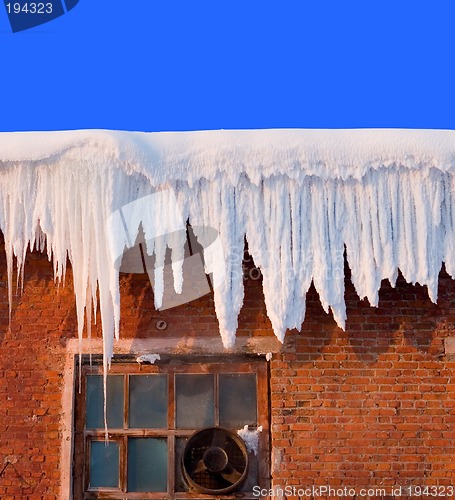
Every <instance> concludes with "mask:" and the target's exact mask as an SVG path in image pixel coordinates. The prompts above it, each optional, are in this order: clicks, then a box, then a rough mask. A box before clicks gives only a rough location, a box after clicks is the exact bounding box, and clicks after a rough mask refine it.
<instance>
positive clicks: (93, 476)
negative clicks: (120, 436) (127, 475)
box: [90, 441, 120, 488]
mask: <svg viewBox="0 0 455 500" xmlns="http://www.w3.org/2000/svg"><path fill="white" fill-rule="evenodd" d="M119 456H120V452H119V443H116V442H115V441H110V442H109V443H108V444H107V445H106V443H105V442H104V441H92V442H91V443H90V488H102V487H104V488H118V487H119Z"/></svg>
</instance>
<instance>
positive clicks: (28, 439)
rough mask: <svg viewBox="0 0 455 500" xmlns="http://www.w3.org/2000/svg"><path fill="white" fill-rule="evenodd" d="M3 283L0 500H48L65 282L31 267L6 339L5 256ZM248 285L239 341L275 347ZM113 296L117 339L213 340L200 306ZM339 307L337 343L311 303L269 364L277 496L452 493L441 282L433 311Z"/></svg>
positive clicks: (128, 286) (446, 283) (354, 304)
mask: <svg viewBox="0 0 455 500" xmlns="http://www.w3.org/2000/svg"><path fill="white" fill-rule="evenodd" d="M0 274H1V275H0V472H1V474H0V498H1V499H2V500H7V499H13V498H14V499H16V498H17V499H19V498H30V499H49V500H50V499H56V498H58V497H59V491H60V490H59V488H60V476H61V463H60V452H61V448H60V447H61V437H62V436H61V429H60V424H61V418H62V414H63V412H65V411H67V409H65V408H62V403H61V398H62V388H63V371H64V354H65V348H66V343H67V341H68V339H70V338H74V337H75V332H76V314H75V302H74V295H73V290H72V285H71V282H72V280H71V270H69V271H68V274H67V279H66V285H65V287H62V286H61V287H60V288H58V287H57V286H56V285H55V284H54V282H53V279H52V267H51V264H50V263H49V262H48V261H47V259H46V257H44V256H42V255H39V254H32V255H29V257H28V260H27V262H26V268H25V284H24V291H23V293H22V295H21V294H18V295H17V294H15V297H14V304H13V311H12V322H11V327H10V328H9V327H8V304H7V289H6V264H5V258H4V254H3V251H0ZM245 284H246V295H245V305H244V308H243V310H242V313H241V317H240V328H239V335H242V336H248V335H258V336H262V335H271V329H270V323H269V321H268V319H267V317H266V315H265V306H264V302H263V298H262V292H261V288H260V281H258V280H253V279H248V280H246V282H245ZM121 292H122V324H121V330H122V336H123V337H128V336H129V337H153V336H162V335H163V334H162V332H160V331H158V330H156V328H155V323H156V321H157V320H158V319H164V320H166V321H167V322H168V325H169V326H168V328H167V330H166V335H168V336H175V337H178V338H179V337H181V336H182V335H186V336H189V337H193V336H201V335H205V336H212V335H217V322H216V318H215V312H214V307H213V301H212V299H211V297H210V296H206V297H202V298H200V299H198V300H196V301H194V302H192V303H190V304H187V305H184V306H181V307H179V308H176V309H172V310H168V311H164V312H159V313H158V312H156V311H154V309H153V294H152V290H151V287H150V285H149V284H148V281H147V279H146V278H145V277H143V276H139V275H131V276H124V277H122V280H121ZM346 297H347V302H348V323H347V329H346V332H343V331H341V330H340V329H339V328H337V327H336V325H335V323H334V321H333V319H332V318H331V316H329V315H326V314H325V313H324V312H323V310H322V308H321V306H320V304H319V301H318V298H317V294H316V292H315V291H314V290H311V291H310V293H309V294H308V311H307V320H306V322H305V325H304V328H303V330H302V332H301V333H297V332H289V333H288V336H287V342H286V348H285V350H284V352H283V353H282V354H280V355H275V356H274V358H273V360H272V362H271V407H272V422H271V423H272V427H271V428H272V447H273V449H274V453H273V458H274V463H273V469H274V470H273V476H274V480H275V482H276V484H280V485H283V486H286V485H296V486H299V487H303V486H307V485H312V484H329V485H331V486H334V487H335V486H338V485H342V486H350V487H360V486H362V485H368V486H374V485H380V486H384V485H386V486H392V485H409V484H411V483H412V484H415V485H423V484H428V485H430V484H440V485H446V484H450V483H451V482H453V483H455V481H454V476H455V466H454V463H455V451H454V446H453V442H454V439H455V382H454V368H455V362H454V361H451V360H450V359H448V358H447V357H446V356H444V344H443V340H444V337H446V336H449V335H452V334H453V332H452V330H453V326H454V325H455V308H454V307H453V306H452V304H453V303H454V299H455V283H453V282H452V281H451V280H450V279H449V278H448V277H447V275H445V274H442V276H441V281H440V299H439V303H438V305H433V304H431V302H430V301H429V299H428V298H427V295H426V292H425V290H424V289H423V288H422V287H419V286H410V285H407V284H405V283H404V282H403V281H402V280H399V283H398V286H397V288H396V289H392V288H390V286H388V285H387V284H384V286H383V288H382V290H381V294H380V307H379V308H378V309H372V308H370V307H369V306H368V304H367V303H366V302H364V301H359V300H358V298H357V297H356V295H355V292H354V290H353V288H352V286H351V285H349V283H348V282H347V292H346ZM93 334H94V335H95V336H96V335H99V334H100V330H99V321H98V326H97V327H95V326H94V332H93ZM5 467H6V468H5Z"/></svg>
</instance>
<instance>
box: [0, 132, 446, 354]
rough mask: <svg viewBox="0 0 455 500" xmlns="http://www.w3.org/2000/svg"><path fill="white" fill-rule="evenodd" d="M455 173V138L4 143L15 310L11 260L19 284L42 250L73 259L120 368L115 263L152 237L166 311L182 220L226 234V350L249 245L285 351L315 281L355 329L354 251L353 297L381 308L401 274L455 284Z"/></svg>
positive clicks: (119, 135) (316, 136)
mask: <svg viewBox="0 0 455 500" xmlns="http://www.w3.org/2000/svg"><path fill="white" fill-rule="evenodd" d="M454 170H455V132H454V131H445V130H388V129H378V130H243V131H232V130H229V131H224V130H221V131H208V132H165V133H132V132H118V131H101V130H93V131H91V130H82V131H67V132H36V133H2V134H0V229H1V230H2V232H3V234H4V237H5V245H6V254H7V263H8V277H9V294H10V301H11V289H12V288H11V278H12V267H13V260H14V257H15V258H16V259H17V266H18V269H19V275H20V274H21V272H22V270H23V264H24V259H25V257H26V252H27V249H28V247H29V248H33V246H34V245H35V246H36V247H37V248H40V249H41V250H43V251H44V250H45V249H46V250H47V253H48V255H49V258H50V259H52V261H53V265H54V272H55V276H56V279H57V280H60V279H62V278H63V276H64V274H65V270H66V261H67V257H68V258H69V260H70V262H71V264H72V267H73V271H74V273H73V274H74V288H75V295H76V306H77V316H78V329H79V335H80V336H82V331H83V327H84V315H85V314H86V313H88V314H89V315H90V314H91V312H90V311H91V310H92V308H91V305H92V304H93V305H94V306H95V308H96V307H97V306H99V307H100V312H101V318H102V323H103V335H104V339H105V354H106V359H109V358H110V356H111V355H112V352H113V338H114V336H117V337H118V335H119V320H120V316H119V315H120V307H119V305H120V295H119V285H118V273H119V270H118V265H117V264H116V258H117V257H118V254H119V253H121V252H122V251H123V250H124V248H125V247H127V248H128V247H129V246H131V244H132V243H131V241H133V242H134V240H135V236H136V234H137V231H138V229H139V226H140V225H141V224H142V227H143V229H144V233H145V236H146V238H148V240H147V241H148V242H147V251H148V253H153V252H154V253H155V266H156V270H155V279H156V284H157V286H156V288H155V304H156V305H158V306H159V305H160V300H161V298H160V293H161V292H162V288H163V287H162V280H163V272H162V267H163V265H164V258H165V248H166V245H167V246H168V247H169V248H171V249H172V252H173V253H172V255H173V256H174V255H175V257H176V258H175V259H173V264H172V268H173V272H174V280H175V288H176V291H177V292H178V291H180V290H181V287H182V277H181V269H182V248H181V247H182V246H183V245H184V243H185V238H183V239H182V238H181V237H175V234H174V236H173V237H171V236H169V235H168V233H172V232H173V233H175V232H176V231H170V228H171V229H175V230H177V229H179V228H181V227H182V225H183V224H184V222H185V221H186V220H189V221H190V223H191V224H192V226H194V227H195V228H199V229H196V230H195V233H196V237H198V238H200V239H201V240H203V238H204V234H205V229H204V228H212V229H215V230H216V231H217V233H218V235H219V237H218V238H217V240H216V241H217V245H209V246H208V247H207V248H205V255H204V257H205V266H206V271H207V272H212V273H213V279H214V283H215V286H214V298H215V307H216V313H217V316H218V320H219V324H220V333H221V336H222V339H223V342H224V344H225V346H227V347H229V346H232V345H233V343H234V341H235V332H236V329H237V316H238V313H239V311H240V308H241V306H242V303H243V281H242V269H241V265H242V255H243V245H244V238H245V236H246V239H247V241H248V246H249V251H250V254H251V255H252V257H253V259H254V262H255V264H256V265H257V266H258V267H260V268H261V270H262V273H263V276H264V278H263V290H264V296H265V302H266V306H267V313H268V316H269V318H270V320H271V322H272V325H273V329H274V331H275V334H276V335H277V337H278V338H279V339H280V340H283V338H284V334H285V332H286V330H287V329H290V328H300V327H301V325H302V322H303V320H304V317H305V295H306V292H307V290H308V288H309V287H310V285H311V283H312V282H313V283H314V285H315V287H316V289H317V291H318V293H319V296H320V299H321V303H322V305H323V307H324V309H325V310H326V311H329V310H331V311H332V313H333V315H334V318H335V320H336V322H337V323H338V325H340V326H341V327H344V324H345V319H346V312H345V304H344V268H343V264H344V251H345V249H346V255H347V259H348V263H349V266H350V269H351V274H352V281H353V283H354V286H355V288H356V290H357V293H358V294H359V296H360V297H361V298H364V297H367V298H368V300H369V301H370V303H371V304H372V305H377V304H378V291H379V288H380V285H381V280H382V279H388V280H389V281H390V282H391V283H392V285H393V284H394V283H395V280H396V277H397V273H398V269H400V270H401V272H402V273H403V276H404V277H405V279H406V280H407V281H408V282H411V283H417V282H418V283H420V284H422V285H427V287H428V293H429V296H430V298H431V299H432V300H433V301H435V300H436V298H437V280H438V273H439V271H440V269H441V265H442V263H443V262H445V265H446V269H447V271H448V272H449V274H451V275H452V277H453V276H455V245H454V241H455V240H454V236H455V199H454V197H455V180H454V175H453V174H454ZM152 198H153V200H152ZM139 200H142V201H141V202H140V204H139V205H138V204H137V202H138V201H139ZM144 200H146V202H144ZM125 214H126V215H125ZM125 217H127V223H128V225H129V227H128V230H129V231H130V232H131V234H130V235H129V236H128V235H125V231H124V227H123V228H122V224H123V225H124V224H125ZM177 232H178V231H177ZM157 235H158V236H160V238H161V239H160V238H158V239H156V238H154V237H155V236H157ZM152 240H153V241H152ZM158 240H159V241H158ZM150 241H152V243H150V244H149V242H150ZM160 283H161V287H160ZM97 289H98V290H99V304H97V302H96V293H97Z"/></svg>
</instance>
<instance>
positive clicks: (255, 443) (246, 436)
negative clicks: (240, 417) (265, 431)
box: [237, 425, 262, 455]
mask: <svg viewBox="0 0 455 500" xmlns="http://www.w3.org/2000/svg"><path fill="white" fill-rule="evenodd" d="M261 432H262V425H260V426H259V427H258V428H257V429H250V428H249V427H248V425H245V426H244V427H243V428H242V429H239V430H238V431H237V434H238V435H239V436H240V437H241V438H242V439H243V441H244V443H245V446H246V449H247V451H248V452H249V453H254V454H255V455H257V454H258V447H259V434H260V433H261Z"/></svg>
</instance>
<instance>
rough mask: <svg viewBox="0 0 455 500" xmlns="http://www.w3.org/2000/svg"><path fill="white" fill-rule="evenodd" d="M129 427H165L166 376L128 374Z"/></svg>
mask: <svg viewBox="0 0 455 500" xmlns="http://www.w3.org/2000/svg"><path fill="white" fill-rule="evenodd" d="M129 397H130V412H129V426H130V427H139V428H142V427H147V428H150V427H155V428H161V429H163V428H167V376H166V375H131V376H130V396H129Z"/></svg>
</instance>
